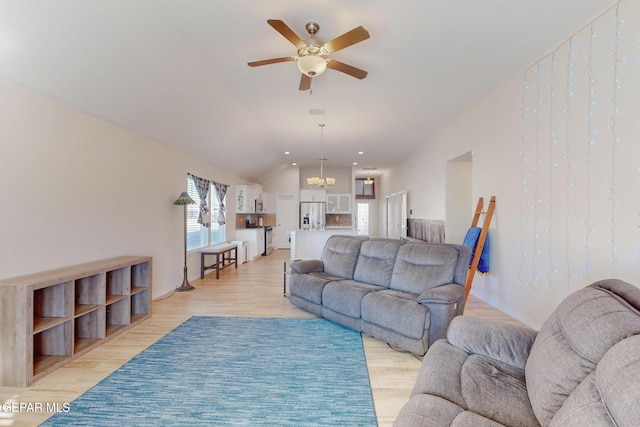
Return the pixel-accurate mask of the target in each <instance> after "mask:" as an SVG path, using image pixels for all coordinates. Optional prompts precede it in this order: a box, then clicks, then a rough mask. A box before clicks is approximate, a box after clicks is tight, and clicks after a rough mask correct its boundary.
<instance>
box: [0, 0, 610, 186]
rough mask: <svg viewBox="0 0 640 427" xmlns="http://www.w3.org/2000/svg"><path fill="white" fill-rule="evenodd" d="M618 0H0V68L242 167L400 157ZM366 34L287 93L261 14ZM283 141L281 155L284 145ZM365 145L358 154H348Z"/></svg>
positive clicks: (261, 169)
mask: <svg viewBox="0 0 640 427" xmlns="http://www.w3.org/2000/svg"><path fill="white" fill-rule="evenodd" d="M615 3H616V1H615V0H562V1H558V0H484V1H476V0H446V1H444V0H402V1H397V2H392V1H388V0H387V1H385V0H368V1H364V0H308V1H304V2H302V1H293V0H269V1H255V0H233V1H229V0H224V1H223V0H82V1H81V0H3V1H2V2H0V78H3V79H6V80H9V81H12V82H15V83H16V84H18V85H20V86H23V87H25V88H27V89H29V90H31V91H34V92H36V93H39V94H42V95H43V96H46V97H48V98H51V99H53V100H55V101H56V102H58V103H60V104H64V105H67V106H70V107H72V108H76V109H78V110H81V111H83V112H86V113H88V114H90V115H92V116H95V117H98V118H100V119H102V120H105V121H107V122H110V123H113V124H116V125H118V126H121V127H124V128H126V129H129V130H131V131H133V132H136V133H138V134H141V135H144V136H146V137H149V138H151V139H153V140H155V141H157V142H160V143H162V144H165V145H167V146H169V147H172V148H174V149H176V150H178V151H181V152H184V153H187V154H190V155H193V156H197V157H199V158H201V159H203V160H204V161H206V162H208V163H211V164H212V165H215V166H218V167H220V168H223V169H224V170H227V171H229V172H231V173H234V174H236V175H238V176H240V177H242V178H245V179H247V180H250V181H254V182H260V181H262V180H263V179H265V178H266V177H268V176H269V175H270V174H272V173H274V172H276V171H279V170H282V169H283V168H286V167H288V166H289V165H290V164H291V163H292V162H297V163H298V165H300V166H305V165H306V166H313V165H317V163H318V159H319V158H320V147H319V142H320V131H319V127H318V124H319V123H324V124H326V126H325V128H324V138H323V151H324V152H323V156H324V157H325V158H326V159H327V161H326V162H325V167H329V168H333V167H343V166H351V165H352V164H353V162H358V166H357V167H358V168H360V167H368V166H375V167H378V168H381V169H384V168H389V167H392V166H393V165H396V164H398V162H401V161H402V160H403V159H404V158H406V157H407V156H408V155H410V153H411V152H412V151H413V150H415V149H416V147H418V146H420V145H422V144H424V143H425V141H427V140H428V138H429V136H430V135H433V134H434V133H436V132H437V131H438V130H439V129H441V128H442V127H443V126H445V125H446V124H447V123H448V122H449V121H451V120H452V119H453V118H454V117H456V116H457V115H459V114H461V113H462V112H464V111H465V110H466V109H468V108H469V107H470V106H471V105H473V104H474V103H475V102H477V101H478V100H479V99H481V98H482V97H483V96H485V95H487V94H488V93H489V92H490V91H492V90H493V89H495V88H496V87H498V86H499V85H500V84H501V83H502V82H504V81H505V80H506V79H508V78H510V77H512V76H513V75H514V74H515V73H517V72H518V71H519V70H521V69H523V68H524V67H525V66H527V65H528V64H530V63H531V62H533V61H534V60H536V59H537V58H539V57H540V56H541V55H542V54H544V52H545V51H547V50H548V49H550V48H552V47H555V45H556V44H557V43H558V42H560V41H561V40H563V39H565V38H566V37H568V36H569V35H571V34H572V33H573V32H575V31H576V30H578V29H579V27H580V26H581V25H582V24H584V23H585V22H587V21H588V20H589V19H590V18H593V17H595V16H596V15H597V14H598V13H600V12H602V11H604V10H605V9H606V8H607V7H609V6H611V5H613V4H615ZM271 18H275V19H281V20H283V21H284V22H285V23H287V24H288V25H289V27H290V28H291V29H292V30H293V31H294V32H295V33H297V34H298V35H299V36H300V37H301V38H303V39H306V38H307V37H306V36H307V33H306V31H305V24H306V23H307V22H309V21H314V22H317V23H318V24H319V25H320V31H319V32H318V34H317V38H318V39H320V40H322V41H328V40H331V39H333V38H335V37H337V36H339V35H341V34H343V33H345V32H347V31H349V30H351V29H352V28H354V27H357V26H359V25H362V26H363V27H365V28H366V29H367V30H368V31H369V33H370V34H371V37H370V39H368V40H365V41H363V42H361V43H358V44H356V45H353V46H351V47H348V48H346V49H343V50H340V51H339V52H336V53H335V55H334V56H333V57H334V58H335V59H337V60H339V61H341V62H345V63H347V64H350V65H353V66H356V67H358V68H361V69H364V70H366V71H368V73H369V74H368V77H367V78H366V79H364V80H358V79H355V78H353V77H350V76H348V75H346V74H343V73H340V72H338V71H335V70H328V71H327V72H325V73H324V74H322V75H321V76H318V77H316V78H314V79H313V81H312V91H311V92H309V91H299V90H298V84H299V81H300V72H299V71H298V68H297V67H296V64H295V63H294V62H284V63H279V64H272V65H267V66H263V67H257V68H251V67H248V66H247V62H249V61H254V60H260V59H267V58H274V57H282V56H290V55H295V54H296V48H295V47H294V46H293V45H292V44H291V43H290V42H289V41H288V40H287V39H285V38H284V37H283V36H282V35H280V34H279V33H277V32H276V31H275V30H274V29H273V28H271V27H270V26H269V25H268V24H267V22H266V21H267V19H271ZM285 151H288V152H290V154H288V155H287V154H284V153H285ZM360 151H362V152H364V154H357V153H358V152H360Z"/></svg>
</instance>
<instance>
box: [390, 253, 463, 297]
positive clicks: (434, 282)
mask: <svg viewBox="0 0 640 427" xmlns="http://www.w3.org/2000/svg"><path fill="white" fill-rule="evenodd" d="M457 263H458V251H457V250H456V249H455V248H454V247H451V246H447V245H438V244H421V243H407V244H405V245H403V246H401V247H400V249H399V250H398V255H397V257H396V263H395V266H394V268H393V273H392V276H391V283H390V287H391V289H395V290H399V291H404V292H409V293H412V294H420V293H422V292H424V291H425V290H427V289H430V288H434V287H436V286H440V285H444V284H448V283H452V281H453V277H454V272H455V268H456V265H457Z"/></svg>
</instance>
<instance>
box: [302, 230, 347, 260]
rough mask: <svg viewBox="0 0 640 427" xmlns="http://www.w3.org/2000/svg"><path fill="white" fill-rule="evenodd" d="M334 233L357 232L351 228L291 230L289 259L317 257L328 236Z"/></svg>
mask: <svg viewBox="0 0 640 427" xmlns="http://www.w3.org/2000/svg"><path fill="white" fill-rule="evenodd" d="M336 234H342V235H348V236H355V235H356V234H358V232H357V230H353V229H352V228H326V229H324V230H293V231H291V234H290V235H291V259H319V258H320V255H321V254H322V249H323V248H324V245H325V243H326V242H327V240H328V239H329V237H331V236H334V235H336Z"/></svg>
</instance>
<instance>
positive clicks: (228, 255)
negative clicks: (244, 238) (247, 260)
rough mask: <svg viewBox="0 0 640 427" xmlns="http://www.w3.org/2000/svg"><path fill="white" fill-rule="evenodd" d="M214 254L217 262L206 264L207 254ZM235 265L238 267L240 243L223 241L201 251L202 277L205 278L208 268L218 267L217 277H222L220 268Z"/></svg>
mask: <svg viewBox="0 0 640 427" xmlns="http://www.w3.org/2000/svg"><path fill="white" fill-rule="evenodd" d="M207 255H214V256H215V257H216V261H215V263H213V264H211V265H206V264H205V256H207ZM231 265H235V266H236V268H238V245H235V244H231V243H223V244H220V245H216V246H210V247H208V248H204V249H202V250H201V251H200V278H201V279H203V278H204V272H205V271H206V270H211V269H214V268H215V269H216V279H219V278H220V270H222V269H224V268H227V267H229V266H231Z"/></svg>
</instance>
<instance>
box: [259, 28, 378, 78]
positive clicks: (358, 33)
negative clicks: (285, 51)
mask: <svg viewBox="0 0 640 427" xmlns="http://www.w3.org/2000/svg"><path fill="white" fill-rule="evenodd" d="M267 22H268V23H269V25H271V26H272V27H273V28H274V29H275V30H276V31H277V32H279V33H280V34H282V35H283V36H284V37H285V38H286V39H287V40H289V41H290V42H291V43H293V44H294V45H295V46H296V47H297V48H298V54H297V55H295V56H284V57H282V58H272V59H264V60H262V61H253V62H249V63H248V65H249V66H250V67H259V66H261V65H268V64H276V63H278V62H287V61H296V62H297V64H298V68H299V69H300V72H301V73H302V77H301V79H300V86H299V88H298V89H300V90H309V89H311V78H312V77H316V76H319V75H320V74H322V73H324V71H325V70H326V69H327V68H331V69H333V70H337V71H340V72H343V73H345V74H348V75H350V76H353V77H355V78H357V79H364V78H365V77H367V72H366V71H364V70H361V69H360V68H356V67H354V66H351V65H348V64H345V63H344V62H340V61H337V60H335V59H333V58H331V57H330V55H331V54H332V53H335V52H337V51H339V50H341V49H344V48H346V47H349V46H351V45H354V44H356V43H360V42H361V41H363V40H366V39H368V38H369V32H368V31H367V30H365V29H364V28H363V27H362V26H360V27H356V28H354V29H353V30H351V31H348V32H346V33H344V34H343V35H341V36H339V37H336V38H335V39H333V40H331V41H329V42H326V43H323V42H321V41H320V40H318V39H316V38H315V35H316V33H317V32H318V30H320V26H319V25H318V24H317V23H315V22H308V23H307V25H306V26H305V28H306V29H307V32H308V33H309V34H310V35H311V37H310V38H309V39H307V40H302V39H301V38H300V37H298V35H297V34H296V33H294V32H293V30H291V28H289V27H288V26H287V24H285V23H284V22H283V21H280V20H279V19H269V20H267Z"/></svg>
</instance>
